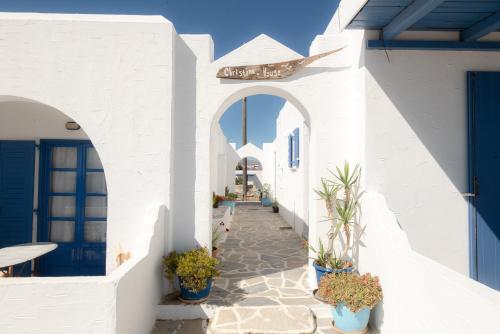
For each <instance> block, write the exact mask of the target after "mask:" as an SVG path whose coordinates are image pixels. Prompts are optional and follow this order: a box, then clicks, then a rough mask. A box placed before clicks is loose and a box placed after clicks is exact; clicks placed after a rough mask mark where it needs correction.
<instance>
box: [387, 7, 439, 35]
mask: <svg viewBox="0 0 500 334" xmlns="http://www.w3.org/2000/svg"><path fill="white" fill-rule="evenodd" d="M444 1H445V0H415V1H413V2H412V4H411V5H409V6H408V7H406V8H405V9H404V10H403V11H402V12H401V13H399V14H398V16H396V17H395V18H394V19H392V21H391V22H390V23H389V24H388V25H386V26H385V27H384V28H383V29H382V38H383V39H384V40H391V39H394V37H396V36H397V35H399V34H400V33H402V32H403V31H405V30H406V29H408V28H410V27H411V26H412V25H414V24H415V23H416V22H418V21H420V20H421V19H422V18H423V17H424V16H426V15H427V14H429V13H430V12H432V10H434V9H435V8H436V7H438V6H439V5H440V4H442V3H443V2H444Z"/></svg>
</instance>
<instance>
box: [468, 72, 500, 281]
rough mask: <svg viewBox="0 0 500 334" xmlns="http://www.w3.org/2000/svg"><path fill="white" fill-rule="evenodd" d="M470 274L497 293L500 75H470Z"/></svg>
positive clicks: (499, 271) (499, 275)
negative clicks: (471, 195)
mask: <svg viewBox="0 0 500 334" xmlns="http://www.w3.org/2000/svg"><path fill="white" fill-rule="evenodd" d="M469 166H470V168H469V188H470V192H471V193H472V194H473V197H470V198H471V200H470V203H471V224H470V238H471V242H470V246H471V252H470V254H471V273H472V276H473V277H474V278H475V279H477V280H478V281H479V282H482V283H484V284H486V285H488V286H490V287H492V288H494V289H497V290H500V72H497V73H494V72H471V73H469Z"/></svg>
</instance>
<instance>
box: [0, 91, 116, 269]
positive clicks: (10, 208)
mask: <svg viewBox="0 0 500 334" xmlns="http://www.w3.org/2000/svg"><path fill="white" fill-rule="evenodd" d="M0 165H1V166H2V168H0V201H1V203H0V206H1V207H2V210H1V213H0V247H7V246H12V245H18V244H24V243H32V242H52V243H56V244H57V248H56V249H55V250H54V251H52V252H50V253H48V254H47V255H44V256H42V257H41V258H38V259H36V260H35V261H33V263H32V264H29V263H28V264H25V265H24V266H18V267H17V268H16V271H17V273H16V272H15V274H17V275H30V274H31V273H34V274H35V275H40V276H87V275H104V274H105V273H106V268H105V267H106V230H107V186H106V177H105V173H104V168H103V166H102V163H101V160H100V158H99V154H98V153H97V151H96V149H95V148H94V146H93V144H92V142H91V141H90V139H89V137H88V135H87V134H86V133H85V131H84V130H83V129H82V128H80V126H79V124H78V123H76V122H75V121H74V120H73V119H71V118H69V117H68V116H67V115H65V114H64V113H63V112H61V111H59V110H57V109H55V108H52V107H50V106H48V105H45V104H43V103H39V102H36V101H33V100H29V99H24V98H19V97H10V96H3V97H1V98H0Z"/></svg>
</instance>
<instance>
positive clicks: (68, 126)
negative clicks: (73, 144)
mask: <svg viewBox="0 0 500 334" xmlns="http://www.w3.org/2000/svg"><path fill="white" fill-rule="evenodd" d="M66 130H80V124H78V123H77V122H66Z"/></svg>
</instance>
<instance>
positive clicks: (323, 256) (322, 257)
mask: <svg viewBox="0 0 500 334" xmlns="http://www.w3.org/2000/svg"><path fill="white" fill-rule="evenodd" d="M309 249H310V250H312V251H313V252H314V253H316V257H315V258H314V262H316V264H317V265H318V266H321V267H324V268H326V267H327V265H328V263H329V261H330V257H331V253H329V252H327V251H326V250H325V246H323V242H322V241H321V239H319V247H318V250H316V249H315V248H314V247H313V246H312V245H309Z"/></svg>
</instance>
